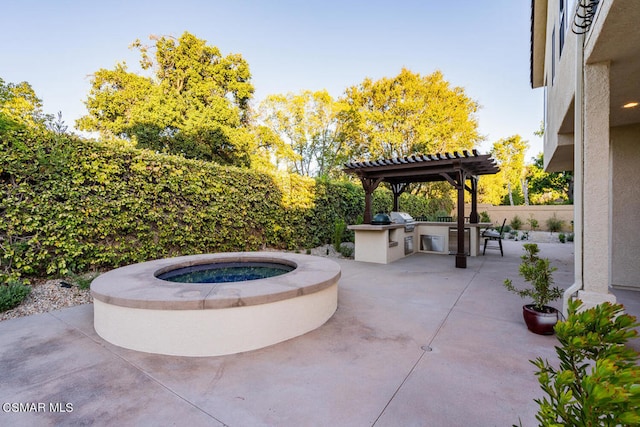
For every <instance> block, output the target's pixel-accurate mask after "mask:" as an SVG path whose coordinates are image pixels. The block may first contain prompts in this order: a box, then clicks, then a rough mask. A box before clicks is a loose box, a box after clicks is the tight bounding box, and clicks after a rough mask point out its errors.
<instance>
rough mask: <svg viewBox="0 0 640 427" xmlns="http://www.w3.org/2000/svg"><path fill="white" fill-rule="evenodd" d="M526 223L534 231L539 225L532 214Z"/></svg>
mask: <svg viewBox="0 0 640 427" xmlns="http://www.w3.org/2000/svg"><path fill="white" fill-rule="evenodd" d="M527 223H528V224H529V226H530V227H531V229H532V230H533V231H536V229H537V228H538V227H540V223H538V220H537V219H535V218H534V217H533V216H532V217H531V218H529V219H528V220H527Z"/></svg>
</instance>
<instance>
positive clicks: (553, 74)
mask: <svg viewBox="0 0 640 427" xmlns="http://www.w3.org/2000/svg"><path fill="white" fill-rule="evenodd" d="M555 80H556V27H555V26H554V27H553V31H552V32H551V86H553V82H554V81H555Z"/></svg>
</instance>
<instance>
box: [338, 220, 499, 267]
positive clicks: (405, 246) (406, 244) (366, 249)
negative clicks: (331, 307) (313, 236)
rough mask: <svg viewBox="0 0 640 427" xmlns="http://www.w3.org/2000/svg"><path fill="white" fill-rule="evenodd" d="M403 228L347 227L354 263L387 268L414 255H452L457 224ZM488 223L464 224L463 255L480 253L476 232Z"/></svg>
mask: <svg viewBox="0 0 640 427" xmlns="http://www.w3.org/2000/svg"><path fill="white" fill-rule="evenodd" d="M413 225H414V227H413V228H412V229H411V228H406V226H405V224H397V223H391V224H385V225H373V224H361V225H350V226H348V228H349V230H353V231H354V233H355V260H356V261H364V262H375V263H378V264H390V263H392V262H394V261H397V260H399V259H401V258H404V257H406V256H409V255H413V254H414V253H416V252H425V253H435V254H449V253H453V254H455V252H456V247H457V246H456V243H457V228H456V227H457V222H436V221H415V222H413ZM492 225H493V224H492V223H484V222H481V223H476V224H472V223H465V224H464V229H465V251H466V252H467V253H468V254H469V255H470V256H477V255H478V254H479V253H480V232H481V230H482V229H485V228H487V227H490V226H492Z"/></svg>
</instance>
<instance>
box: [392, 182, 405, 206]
mask: <svg viewBox="0 0 640 427" xmlns="http://www.w3.org/2000/svg"><path fill="white" fill-rule="evenodd" d="M406 188H407V184H406V183H404V182H399V183H395V184H391V191H393V211H394V212H398V211H399V210H400V207H399V203H398V199H399V198H400V195H401V194H402V193H404V190H405V189H406Z"/></svg>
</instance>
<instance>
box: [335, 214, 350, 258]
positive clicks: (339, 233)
mask: <svg viewBox="0 0 640 427" xmlns="http://www.w3.org/2000/svg"><path fill="white" fill-rule="evenodd" d="M346 229H347V224H345V222H344V221H343V220H341V219H339V220H338V221H336V222H335V224H334V227H333V230H334V231H333V247H334V249H335V250H336V251H337V252H340V245H341V244H342V239H343V237H344V232H345V230H346Z"/></svg>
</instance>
